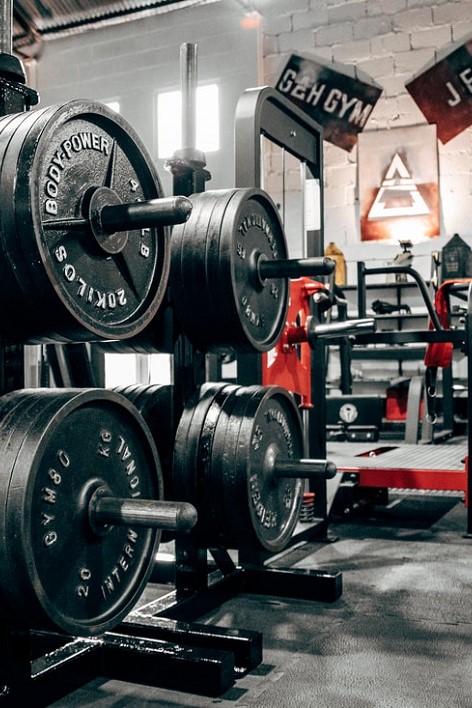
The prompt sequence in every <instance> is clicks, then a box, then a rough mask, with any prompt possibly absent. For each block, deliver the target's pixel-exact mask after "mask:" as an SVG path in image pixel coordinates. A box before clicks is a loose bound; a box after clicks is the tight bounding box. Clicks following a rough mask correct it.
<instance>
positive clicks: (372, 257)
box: [256, 0, 472, 282]
mask: <svg viewBox="0 0 472 708" xmlns="http://www.w3.org/2000/svg"><path fill="white" fill-rule="evenodd" d="M256 5H257V8H258V10H259V11H260V13H261V14H262V17H263V65H264V71H265V75H264V81H265V83H266V84H269V85H275V83H276V81H277V79H278V77H279V76H280V73H281V71H282V69H283V67H284V66H285V63H286V61H287V60H288V58H289V56H290V55H291V54H292V53H300V52H303V53H305V54H311V55H313V56H314V57H315V58H316V57H318V58H320V59H322V60H324V62H325V63H329V62H331V61H334V62H340V63H342V64H343V65H345V66H347V67H353V66H355V67H358V68H359V69H360V70H362V71H363V72H365V73H366V74H368V75H369V76H371V77H372V78H373V79H375V81H376V82H377V83H379V84H380V85H381V86H382V87H383V89H384V90H383V94H382V96H381V98H380V99H379V101H378V103H377V105H376V107H375V109H374V111H373V112H372V114H371V116H370V118H369V120H368V122H367V125H366V128H365V130H380V129H382V130H384V129H389V128H395V127H405V126H414V125H419V124H425V123H426V120H425V118H424V116H423V114H422V113H421V112H420V110H419V108H418V107H417V105H416V103H415V102H414V101H413V99H412V98H411V97H410V95H409V94H408V93H407V91H406V89H405V83H406V82H407V81H408V80H409V79H411V78H412V76H413V75H414V74H416V73H417V72H419V71H420V70H421V69H422V68H423V67H424V66H425V65H426V64H427V63H429V62H431V63H434V62H435V61H437V60H438V53H439V54H441V52H443V54H444V53H447V49H448V47H450V46H451V45H452V44H453V43H454V42H457V41H459V40H461V39H462V38H465V37H466V36H467V35H469V33H470V32H471V31H472V0H291V2H285V1H284V0H258V2H257V3H256ZM443 50H446V51H443ZM438 152H439V173H440V199H441V236H440V237H439V238H435V239H431V240H429V241H427V242H423V243H421V244H417V245H415V247H414V253H415V261H414V265H415V267H417V268H418V269H419V270H420V271H422V272H423V275H425V277H428V276H429V274H430V253H431V251H432V250H435V249H438V248H441V246H442V245H443V244H444V243H445V242H446V241H447V240H449V238H450V237H451V236H452V235H453V233H455V232H458V233H459V234H460V235H461V236H462V237H463V238H464V239H465V240H466V241H468V242H469V243H470V244H471V245H472V167H471V165H472V159H471V158H472V128H469V129H467V130H466V131H465V132H463V133H462V134H461V135H459V136H457V137H456V138H454V139H452V140H451V141H450V142H448V143H447V144H446V145H442V144H441V143H440V142H438ZM324 161H325V171H324V188H325V189H324V197H325V242H326V243H328V242H329V241H334V242H335V243H336V244H337V245H338V246H340V247H341V248H342V249H343V251H344V252H345V255H346V257H347V259H348V261H349V263H350V264H351V265H350V266H349V267H348V277H349V279H350V282H352V281H353V280H354V279H355V275H354V274H355V270H354V266H353V264H354V261H357V260H359V259H364V260H366V261H367V262H370V261H381V262H385V261H387V260H390V259H391V258H392V257H393V255H394V254H396V253H397V252H398V251H399V246H398V244H396V243H393V244H391V243H387V242H381V243H380V244H379V243H367V244H364V243H361V242H360V230H359V219H358V215H359V205H358V191H357V147H355V148H354V149H353V150H352V151H351V152H350V153H348V152H346V151H343V150H341V149H340V148H338V147H336V146H333V145H332V144H331V143H328V142H325V143H324ZM407 237H408V235H407V234H405V238H407Z"/></svg>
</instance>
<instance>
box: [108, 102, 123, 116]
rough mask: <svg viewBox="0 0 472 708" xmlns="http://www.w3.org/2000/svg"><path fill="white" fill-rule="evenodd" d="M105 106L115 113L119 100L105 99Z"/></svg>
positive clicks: (117, 109) (117, 110) (118, 110)
mask: <svg viewBox="0 0 472 708" xmlns="http://www.w3.org/2000/svg"><path fill="white" fill-rule="evenodd" d="M105 106H108V108H111V110H112V111H115V113H119V112H120V102H119V101H105Z"/></svg>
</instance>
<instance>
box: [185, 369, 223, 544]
mask: <svg viewBox="0 0 472 708" xmlns="http://www.w3.org/2000/svg"><path fill="white" fill-rule="evenodd" d="M233 388H234V386H232V385H231V384H225V383H211V384H209V383H207V384H204V385H203V386H201V387H200V389H199V390H198V391H197V392H196V393H195V394H194V395H193V396H192V397H191V398H190V400H189V401H188V403H187V405H186V406H185V408H184V410H183V413H182V416H181V418H180V421H179V425H178V427H177V431H176V435H175V440H174V456H173V467H172V482H173V489H174V495H175V500H178V501H187V502H190V503H191V504H193V505H194V506H195V507H196V509H197V511H198V521H197V524H196V526H195V529H194V532H195V533H196V534H199V536H200V537H201V538H202V537H203V536H205V535H208V524H207V523H206V520H205V512H202V502H203V504H204V505H205V509H207V508H208V501H207V496H206V495H207V493H208V490H207V489H202V488H201V481H202V480H201V474H202V471H201V468H199V466H198V463H199V459H201V446H200V437H201V433H202V429H203V426H204V424H205V419H206V416H207V413H208V411H209V409H210V407H211V405H212V403H213V401H214V400H215V399H216V398H217V397H218V396H222V397H223V398H224V397H225V392H226V390H227V392H228V394H229V393H230V392H231V391H232V390H233ZM209 545H211V544H209ZM214 545H216V542H215V543H214Z"/></svg>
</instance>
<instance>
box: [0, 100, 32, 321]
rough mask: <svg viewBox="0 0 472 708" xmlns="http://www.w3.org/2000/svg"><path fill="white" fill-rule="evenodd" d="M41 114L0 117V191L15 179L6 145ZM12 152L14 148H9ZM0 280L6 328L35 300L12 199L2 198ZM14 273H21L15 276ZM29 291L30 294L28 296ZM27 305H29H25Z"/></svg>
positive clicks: (5, 190)
mask: <svg viewBox="0 0 472 708" xmlns="http://www.w3.org/2000/svg"><path fill="white" fill-rule="evenodd" d="M40 118H41V114H39V113H38V112H37V111H32V112H30V113H20V114H15V115H11V116H5V117H3V118H2V119H1V121H0V194H2V195H7V194H8V193H9V190H11V189H12V184H13V183H12V180H14V179H16V173H17V159H16V156H15V155H14V154H13V155H12V151H11V150H9V146H10V144H11V143H12V140H13V139H14V138H15V139H16V136H18V135H20V140H21V139H22V138H23V137H24V135H25V131H28V130H29V129H30V128H31V126H32V125H33V124H34V123H35V122H36V121H37V120H39V119H40ZM13 152H14V151H13ZM0 244H1V246H0V248H1V258H0V282H1V288H2V292H3V299H4V300H5V301H7V300H8V305H9V306H8V312H5V313H4V314H3V315H2V313H0V323H1V331H2V332H6V331H10V330H11V329H12V328H14V327H20V326H21V325H20V324H19V323H21V321H22V317H24V316H26V317H28V316H29V313H24V312H23V310H24V301H25V298H27V297H28V295H29V297H30V307H31V308H32V309H33V310H34V308H35V304H36V291H35V288H34V286H33V283H32V280H31V273H30V272H29V268H27V267H26V263H25V259H24V254H23V252H22V249H21V244H20V240H19V238H17V234H16V219H15V209H14V204H13V202H12V199H11V198H10V197H9V198H8V199H6V198H5V197H3V198H2V208H1V210H0ZM18 273H21V274H22V277H20V278H19V277H18ZM32 295H33V297H32ZM28 309H30V308H28Z"/></svg>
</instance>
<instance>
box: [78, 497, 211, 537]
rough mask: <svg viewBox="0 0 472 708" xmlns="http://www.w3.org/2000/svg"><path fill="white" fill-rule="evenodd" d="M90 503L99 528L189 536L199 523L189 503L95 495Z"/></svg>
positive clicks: (94, 519) (195, 511) (193, 508)
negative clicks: (108, 526)
mask: <svg viewBox="0 0 472 708" xmlns="http://www.w3.org/2000/svg"><path fill="white" fill-rule="evenodd" d="M90 503H91V508H90V513H91V515H92V517H93V521H94V523H95V524H103V525H105V524H113V525H118V526H128V525H129V526H145V527H148V528H155V529H165V530H167V531H175V532H178V533H186V532H187V531H190V530H191V529H192V528H193V527H194V526H195V524H196V523H197V510H196V509H195V507H194V506H193V505H192V504H189V503H188V502H173V501H157V500H153V499H124V498H120V497H112V496H102V495H94V497H93V498H92V500H91V502H90Z"/></svg>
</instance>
